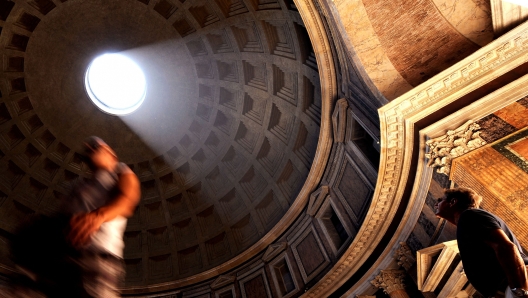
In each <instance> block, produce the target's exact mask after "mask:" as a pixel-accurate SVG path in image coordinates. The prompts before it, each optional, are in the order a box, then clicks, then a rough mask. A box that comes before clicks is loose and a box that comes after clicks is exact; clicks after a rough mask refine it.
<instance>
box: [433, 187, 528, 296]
mask: <svg viewBox="0 0 528 298" xmlns="http://www.w3.org/2000/svg"><path fill="white" fill-rule="evenodd" d="M444 193H445V195H444V196H443V197H442V198H439V199H438V202H437V203H436V204H435V208H436V210H435V212H436V216H437V217H440V218H444V219H446V220H447V221H449V222H450V223H452V224H454V225H456V226H457V242H458V248H459V250H460V256H461V258H462V264H463V266H464V272H465V273H466V276H467V278H468V280H469V282H470V283H471V284H472V285H473V286H474V287H475V289H477V290H478V291H479V292H480V293H481V294H483V295H484V296H485V297H528V278H527V274H526V267H525V264H528V257H527V256H526V255H525V254H524V252H523V250H522V248H521V245H520V244H519V242H518V241H517V238H516V237H515V235H514V234H513V233H512V232H511V231H510V229H509V228H508V226H507V225H506V223H505V222H504V221H503V220H502V219H500V218H499V217H497V216H496V215H494V214H492V213H490V212H487V211H484V210H482V209H478V207H479V205H480V202H481V201H482V197H481V196H479V195H478V194H477V193H476V192H475V191H473V190H472V189H469V188H455V189H447V190H445V191H444ZM507 287H508V288H507Z"/></svg>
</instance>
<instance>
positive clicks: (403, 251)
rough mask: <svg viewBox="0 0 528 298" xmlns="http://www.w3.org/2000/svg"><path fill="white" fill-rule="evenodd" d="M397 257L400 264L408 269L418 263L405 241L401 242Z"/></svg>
mask: <svg viewBox="0 0 528 298" xmlns="http://www.w3.org/2000/svg"><path fill="white" fill-rule="evenodd" d="M395 258H396V260H397V261H398V266H401V267H403V268H405V270H407V271H409V269H410V268H411V267H412V266H413V265H414V264H416V258H415V257H414V255H413V253H412V251H411V249H410V248H409V246H408V245H407V243H405V242H400V247H399V248H398V249H397V250H396V255H395Z"/></svg>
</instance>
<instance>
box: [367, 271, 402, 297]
mask: <svg viewBox="0 0 528 298" xmlns="http://www.w3.org/2000/svg"><path fill="white" fill-rule="evenodd" d="M370 283H371V284H373V285H374V286H375V287H378V288H380V289H383V291H384V292H385V293H386V294H387V295H389V294H390V293H392V292H394V291H396V290H403V289H404V288H405V272H404V271H403V270H381V271H380V273H379V274H378V275H377V276H376V277H375V278H374V280H372V281H371V282H370Z"/></svg>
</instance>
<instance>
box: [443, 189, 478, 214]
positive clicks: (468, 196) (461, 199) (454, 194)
mask: <svg viewBox="0 0 528 298" xmlns="http://www.w3.org/2000/svg"><path fill="white" fill-rule="evenodd" d="M444 193H445V196H446V199H447V200H448V201H451V200H452V199H453V198H454V199H457V204H456V205H457V207H458V208H459V209H460V210H465V209H469V208H478V207H479V206H480V203H481V202H482V196H480V195H478V194H477V193H476V192H475V191H474V190H472V189H471V188H466V187H459V188H452V189H445V190H444Z"/></svg>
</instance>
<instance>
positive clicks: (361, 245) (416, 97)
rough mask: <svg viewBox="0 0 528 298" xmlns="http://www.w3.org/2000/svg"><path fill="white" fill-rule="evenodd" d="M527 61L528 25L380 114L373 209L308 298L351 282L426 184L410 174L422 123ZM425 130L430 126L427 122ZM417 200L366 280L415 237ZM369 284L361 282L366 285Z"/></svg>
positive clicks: (417, 88)
mask: <svg viewBox="0 0 528 298" xmlns="http://www.w3.org/2000/svg"><path fill="white" fill-rule="evenodd" d="M527 61H528V24H524V25H521V26H519V27H517V28H516V29H514V30H512V31H511V32H509V33H508V34H506V35H504V36H502V37H501V38H499V39H497V40H495V41H493V42H492V43H490V44H489V45H487V46H485V47H483V48H481V49H480V50H478V51H477V52H475V53H474V54H472V55H471V56H469V57H467V58H465V59H464V60H462V61H460V62H459V63H457V64H455V65H454V66H452V67H450V68H449V69H447V70H445V71H443V72H442V73H440V74H438V75H436V76H435V77H433V78H432V79H430V80H429V81H427V82H425V83H423V84H422V85H420V86H418V87H416V88H414V89H413V90H411V91H409V92H407V93H406V94H404V95H402V96H401V97H399V98H397V99H395V100H394V101H392V102H391V103H389V104H387V105H385V106H383V107H382V108H380V109H379V114H380V129H381V159H380V168H379V174H378V181H377V186H376V190H375V193H374V195H373V199H372V203H371V206H370V208H369V211H368V213H367V215H366V217H365V220H364V222H363V224H362V226H361V228H360V230H359V231H358V234H357V236H356V238H355V239H354V241H353V242H352V243H351V245H350V246H349V248H348V249H347V251H346V252H345V253H344V254H343V256H342V257H341V258H340V259H339V261H338V262H337V263H336V265H335V266H334V267H333V268H332V269H331V270H330V271H329V272H328V273H327V274H326V275H325V276H324V277H323V278H322V279H321V280H320V281H319V282H318V283H317V284H316V285H315V286H314V287H312V288H311V289H310V290H309V291H308V292H307V293H306V294H305V296H309V297H321V296H324V295H325V294H327V293H332V292H334V291H335V290H337V289H338V288H339V287H340V286H341V285H342V284H343V283H344V282H345V281H347V280H348V279H350V277H352V275H354V274H355V273H356V272H357V270H358V269H359V268H360V267H361V266H362V265H363V264H364V263H365V261H366V260H367V258H368V257H370V255H371V253H372V252H373V251H374V249H375V248H376V246H377V245H379V243H380V241H381V240H382V238H383V237H384V235H385V234H386V232H387V230H388V228H389V227H390V225H391V224H393V220H394V217H395V215H396V212H397V210H398V207H399V205H400V203H401V202H402V199H403V194H404V191H405V190H406V188H407V187H409V186H411V185H413V183H414V184H415V185H416V184H419V183H421V182H420V181H419V180H420V176H419V175H421V173H418V174H415V173H411V172H410V169H411V166H412V164H413V162H414V163H416V160H414V161H413V150H414V149H415V146H416V145H417V144H420V140H417V139H416V134H415V130H416V128H417V127H416V123H417V122H418V121H420V120H425V119H426V117H427V116H429V115H431V114H433V113H435V112H436V111H438V110H440V109H441V108H443V107H445V106H447V105H449V104H451V103H453V102H455V101H456V100H458V99H460V98H461V97H462V96H464V95H466V94H468V93H469V92H471V91H474V90H476V89H478V88H480V87H482V86H484V85H485V84H487V83H489V82H490V81H492V80H494V79H496V78H497V77H500V76H502V75H503V74H505V73H507V72H509V71H511V70H512V69H514V68H516V67H517V66H519V65H521V64H524V63H526V62H527ZM467 120H468V119H465V120H464V121H463V122H465V121H467ZM463 122H462V123H463ZM462 123H460V124H462ZM460 124H459V125H460ZM421 125H424V126H426V125H428V124H427V123H423V122H422V123H421ZM422 157H423V156H422ZM419 170H420V169H419ZM415 175H416V181H415V179H414V178H415ZM417 194H418V191H416V190H415V191H413V194H412V195H411V198H410V199H409V203H408V205H407V210H406V212H405V214H404V216H403V218H402V220H401V222H400V223H399V225H398V228H397V230H396V232H395V233H394V235H393V236H392V238H391V240H390V241H389V245H388V246H387V248H386V249H385V250H384V251H383V253H382V254H381V255H380V256H379V258H378V261H376V262H375V264H374V265H373V266H372V267H371V269H370V270H368V272H367V273H366V274H365V275H364V277H366V276H372V275H373V274H374V272H373V270H375V269H376V268H378V267H377V266H378V265H379V264H380V263H381V262H383V260H384V259H386V258H391V257H392V253H391V252H392V251H394V250H395V249H396V247H397V245H398V243H399V241H402V240H403V239H405V238H406V237H407V236H408V234H409V233H410V231H411V229H412V228H409V226H410V225H414V222H415V220H416V219H414V218H413V217H412V212H410V209H412V208H413V203H416V201H417V200H422V201H423V198H418V197H417ZM410 219H413V220H410ZM400 238H402V239H400ZM365 279H366V278H361V282H364V281H365ZM361 282H360V283H358V284H361ZM356 287H358V285H355V286H353V287H352V288H351V289H350V290H349V291H348V292H347V294H354V290H355V288H356Z"/></svg>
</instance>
